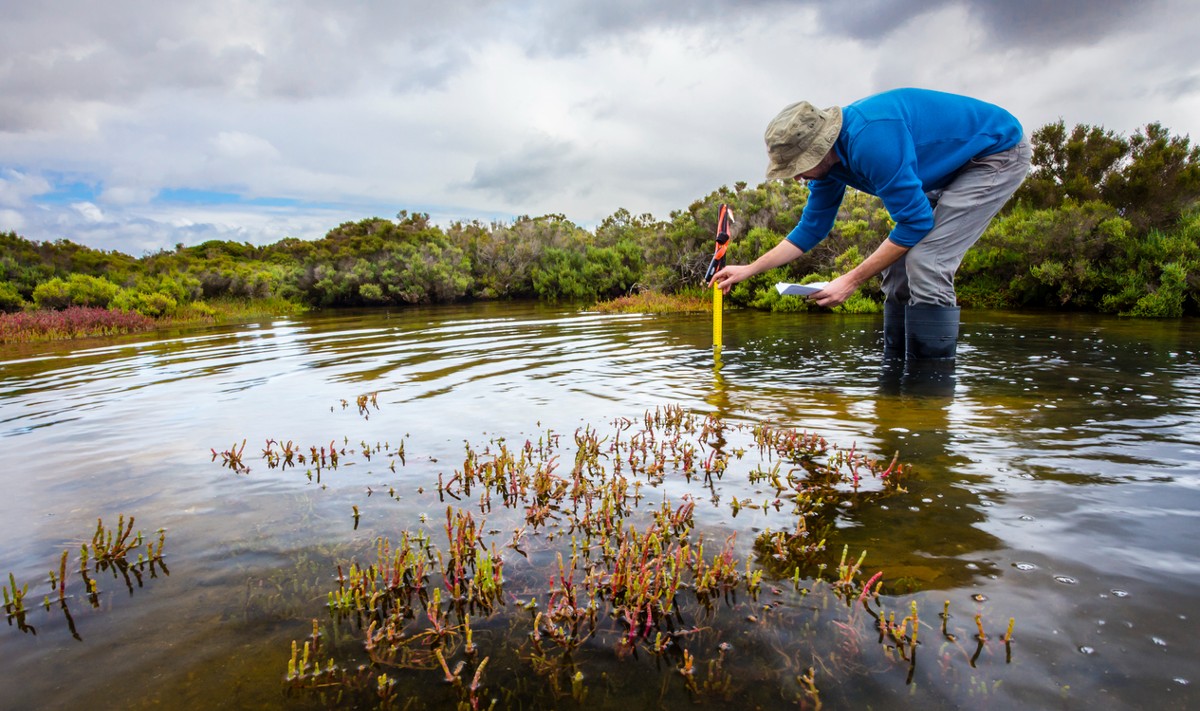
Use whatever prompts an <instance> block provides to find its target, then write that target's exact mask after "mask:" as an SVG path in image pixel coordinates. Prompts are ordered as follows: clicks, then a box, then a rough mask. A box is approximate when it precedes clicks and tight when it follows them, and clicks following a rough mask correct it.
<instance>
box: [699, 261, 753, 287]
mask: <svg viewBox="0 0 1200 711" xmlns="http://www.w3.org/2000/svg"><path fill="white" fill-rule="evenodd" d="M757 273H758V272H755V271H754V270H753V269H752V268H751V267H750V265H747V264H730V265H728V266H726V267H724V268H722V269H721V270H720V271H718V272H717V273H716V274H713V278H712V282H711V283H710V284H709V286H713V285H715V286H717V287H720V289H721V293H723V294H728V293H729V290H730V289H732V288H733V285H734V284H736V283H738V282H739V281H746V280H747V279H749V278H750V277H752V276H754V275H755V274H757Z"/></svg>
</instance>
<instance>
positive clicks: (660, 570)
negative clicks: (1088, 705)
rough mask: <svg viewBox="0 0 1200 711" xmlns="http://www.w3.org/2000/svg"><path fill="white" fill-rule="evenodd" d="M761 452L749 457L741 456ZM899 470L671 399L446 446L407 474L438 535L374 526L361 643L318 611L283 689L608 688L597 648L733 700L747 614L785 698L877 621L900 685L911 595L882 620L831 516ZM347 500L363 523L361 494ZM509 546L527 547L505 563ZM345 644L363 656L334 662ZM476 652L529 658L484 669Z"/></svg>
mask: <svg viewBox="0 0 1200 711" xmlns="http://www.w3.org/2000/svg"><path fill="white" fill-rule="evenodd" d="M364 404H365V403H364V402H363V401H362V400H360V402H359V405H360V408H362V407H363V405H364ZM371 404H374V402H373V401H371ZM347 440H349V438H347ZM731 442H734V444H731ZM743 443H744V444H745V445H747V446H741V445H742V444H743ZM755 448H757V451H758V455H759V456H758V457H757V458H755V457H753V456H749V457H747V453H748V452H750V453H752V452H753V451H754V450H755ZM263 452H264V455H263V456H264V458H265V459H266V460H267V462H268V467H269V468H272V469H273V468H279V469H286V468H288V467H289V466H296V465H305V464H307V465H308V466H310V467H315V468H317V471H318V473H319V472H320V471H321V470H322V469H325V468H329V469H332V468H335V467H336V466H337V465H338V462H339V459H342V460H351V459H352V458H355V457H362V458H363V459H364V460H365V461H367V462H372V463H377V459H378V458H379V457H383V456H385V455H387V456H389V457H390V458H391V460H392V461H391V464H392V466H391V467H389V468H391V469H392V470H393V471H394V463H395V459H396V458H399V459H401V463H403V461H404V455H403V448H398V449H394V448H391V447H389V446H386V445H380V444H375V445H370V444H368V443H367V442H365V441H364V442H361V443H360V444H359V447H358V448H357V449H353V448H350V447H337V446H335V442H331V443H330V445H329V446H328V447H324V446H322V447H310V448H309V449H308V450H307V453H306V452H305V449H304V448H303V447H299V446H297V445H295V444H294V443H292V442H291V441H287V442H286V444H280V442H278V441H275V440H268V442H267V445H266V447H265V448H264V450H263ZM240 453H241V450H240V449H238V450H237V452H235V453H234V454H236V455H237V461H240ZM743 459H747V460H749V461H744V462H743V461H742V460H743ZM342 463H343V464H345V463H347V462H346V461H343V462H342ZM225 465H226V466H229V464H228V463H227V462H226V463H225ZM230 468H231V469H234V470H235V471H237V468H236V467H232V466H231V467H230ZM909 474H910V468H909V467H908V465H904V464H901V463H900V462H899V455H898V454H895V455H892V456H891V457H889V458H875V457H872V456H869V455H868V454H867V453H865V452H863V451H860V450H859V449H858V448H857V446H851V447H850V449H842V448H839V447H838V446H836V445H834V444H832V443H830V442H828V441H827V440H825V439H824V438H822V437H820V436H819V435H816V434H814V433H809V432H803V431H798V430H794V429H789V428H783V427H779V426H776V425H772V424H769V423H758V424H754V425H747V424H731V423H728V422H724V421H722V420H720V419H719V418H717V417H715V416H712V415H699V414H696V413H692V412H688V411H686V410H684V409H682V408H679V407H675V406H668V407H663V408H658V409H656V410H653V411H648V412H646V413H645V415H644V416H643V417H641V418H640V419H632V418H620V419H618V420H615V421H614V422H613V423H612V430H611V431H610V432H608V433H603V432H600V431H598V430H597V429H596V428H593V427H592V426H590V425H584V426H582V427H580V428H579V429H578V430H576V431H575V433H574V434H573V436H562V435H560V434H559V433H556V432H553V431H546V432H543V433H541V434H539V435H536V436H533V437H529V438H528V439H526V440H525V441H524V442H523V443H514V442H511V441H509V440H507V439H505V438H499V437H498V438H494V439H492V440H491V441H489V442H488V443H486V444H484V445H482V446H475V445H472V444H471V443H470V442H467V443H465V446H464V448H463V454H462V459H461V461H459V462H457V463H456V464H455V465H454V466H453V467H448V470H444V471H435V472H431V473H430V478H429V480H428V481H429V483H428V485H427V486H426V487H420V488H418V496H424V497H426V498H431V497H436V499H432V501H434V502H441V505H443V506H445V507H446V509H445V516H444V520H443V522H442V524H441V525H440V528H441V530H442V532H441V534H440V535H436V536H435V535H431V533H430V532H429V531H427V530H426V529H425V525H426V524H427V522H428V519H427V517H426V514H425V513H423V512H422V513H420V515H419V516H418V520H419V527H418V528H416V529H413V530H400V531H398V532H397V533H396V536H397V539H396V541H395V542H393V541H392V540H389V539H388V538H387V537H380V538H378V539H377V541H376V544H375V550H374V556H373V560H368V561H365V562H359V561H357V560H353V559H351V560H348V561H344V562H343V563H342V564H340V565H339V566H338V569H337V577H336V585H335V587H334V588H333V589H332V590H330V591H329V592H328V594H327V612H328V614H329V616H330V619H329V624H331V625H333V626H334V629H337V630H341V632H340V634H341V636H342V637H343V638H346V639H357V640H358V642H357V643H356V644H353V645H351V646H349V647H346V648H331V649H328V650H326V649H323V648H322V647H321V646H320V644H319V642H320V640H319V639H318V634H317V631H316V629H315V628H314V632H313V636H312V637H311V638H310V639H308V640H304V641H297V642H296V643H295V645H294V647H293V651H292V661H291V664H290V665H289V668H288V671H287V675H286V680H287V684H288V687H289V689H291V690H293V691H298V692H302V693H316V694H318V695H323V694H325V692H327V691H330V690H332V689H334V688H337V689H339V690H340V691H344V692H345V693H348V694H363V695H367V696H370V697H371V698H374V699H376V702H377V703H385V704H386V705H397V706H404V705H406V704H410V703H418V698H427V692H422V696H421V697H418V696H416V695H414V693H413V692H406V691H404V689H408V688H410V687H409V686H407V684H409V683H419V682H418V681H417V680H418V679H420V678H422V676H421V675H423V674H433V675H434V677H433V678H440V679H441V680H442V682H443V683H444V684H445V687H444V688H446V689H448V691H447V693H448V694H449V697H448V698H442V699H441V702H434V701H430V702H429V703H443V702H444V703H448V704H454V705H458V706H459V707H461V708H481V707H488V706H489V705H492V704H496V703H508V704H511V705H518V706H519V705H521V704H527V703H533V705H559V704H560V703H563V702H564V701H567V700H569V701H570V702H572V703H580V704H581V703H584V701H585V700H586V701H587V703H601V704H603V703H604V701H603V700H602V699H604V698H608V697H607V694H609V693H610V692H611V689H612V687H611V684H612V681H611V680H609V681H608V682H602V677H599V676H595V675H593V674H591V673H589V671H588V669H589V666H588V664H589V662H588V659H590V658H594V657H596V655H598V654H600V655H604V656H606V657H607V658H609V659H611V660H614V661H615V660H655V661H654V662H653V663H654V664H655V665H661V666H659V667H658V668H660V669H671V670H674V674H672V675H671V676H669V677H665V678H664V682H663V684H664V686H663V690H662V692H661V693H668V689H669V687H671V686H672V685H673V687H674V691H671V692H670V693H682V694H685V695H687V696H689V697H691V698H692V699H694V700H702V699H706V698H708V699H729V698H732V697H734V696H736V694H738V693H739V691H740V690H744V688H745V686H744V684H745V682H743V681H741V679H740V676H739V673H737V671H736V670H735V669H734V668H733V667H731V654H732V652H731V650H732V649H733V646H732V645H731V644H730V643H729V639H730V638H729V637H728V634H729V631H730V629H731V628H733V627H736V626H738V625H743V624H744V625H749V626H750V627H749V629H751V630H752V631H753V633H752V636H751V637H748V638H747V639H753V640H759V641H758V642H757V643H758V644H772V643H771V642H770V641H771V640H778V642H777V643H776V646H771V649H774V650H775V651H774V652H772V654H775V655H776V656H775V658H776V659H779V660H782V661H781V662H780V663H781V664H782V665H783V674H784V676H783V677H781V678H783V679H788V680H790V681H789V682H788V691H787V692H786V694H785V696H786V698H789V699H790V700H792V701H794V702H795V703H797V704H800V705H801V706H808V707H816V706H819V705H820V704H821V703H822V698H821V695H820V693H819V691H818V682H819V680H820V679H824V678H826V676H832V675H836V674H838V673H839V670H853V669H855V668H857V666H860V665H861V664H862V662H861V661H860V659H859V658H860V657H861V656H862V655H864V654H867V653H868V652H869V650H870V648H871V644H870V641H869V640H870V637H871V630H872V629H873V630H874V631H875V635H876V646H878V648H879V650H880V652H881V654H882V656H883V658H884V659H887V660H894V661H896V662H898V663H900V664H903V665H904V668H905V673H906V674H907V679H908V680H910V681H911V679H912V675H913V673H914V671H915V669H916V659H917V652H918V649H919V647H920V646H922V645H923V644H924V643H925V642H924V641H923V640H924V636H923V635H922V633H921V631H920V627H921V626H922V625H923V624H926V623H924V622H922V618H923V616H922V615H921V613H920V610H919V609H918V608H919V605H918V604H917V602H916V600H910V601H909V603H908V605H907V609H906V610H905V613H904V614H901V615H899V619H897V613H895V612H892V611H890V610H888V609H886V608H885V604H886V603H885V601H886V599H887V598H886V597H885V595H884V592H883V588H884V580H883V577H882V573H881V572H874V573H873V574H872V575H870V576H869V577H868V576H867V575H866V574H865V572H864V564H865V561H866V553H865V552H857V553H856V554H853V555H852V554H851V552H850V550H849V547H848V546H845V545H842V546H840V551H835V550H831V546H830V541H831V540H832V539H834V538H835V537H836V536H837V534H838V521H837V518H838V515H839V512H844V511H853V510H855V509H858V508H864V507H870V506H874V505H876V504H877V503H878V502H882V501H884V500H886V499H888V498H889V497H893V496H903V495H904V494H905V481H906V479H907V478H908V476H909ZM743 475H744V476H745V479H746V481H748V482H749V483H750V485H751V486H752V487H754V488H755V491H754V493H753V495H750V494H748V493H745V492H744V491H742V490H739V491H738V496H729V497H728V498H727V499H726V498H724V497H722V496H721V491H722V489H723V484H724V482H727V481H732V480H733V479H732V478H733V477H738V476H743ZM385 487H386V485H385ZM386 489H387V490H389V492H391V493H390V494H389V497H390V498H392V499H396V498H398V495H396V494H395V493H394V491H395V488H394V487H386ZM426 490H427V493H422V492H426ZM371 492H372V489H371V488H370V487H369V488H368V490H367V493H368V496H370V494H371ZM668 492H670V493H668ZM705 499H707V500H710V501H712V502H713V509H714V510H719V509H720V508H721V507H723V506H728V512H729V513H731V514H732V515H735V516H736V515H738V514H739V512H740V513H741V514H742V515H749V516H754V517H759V518H761V519H762V521H763V523H762V524H761V525H758V524H754V525H753V527H754V528H758V529H759V530H758V531H757V533H756V535H755V538H754V540H753V541H752V542H750V543H747V544H739V542H738V539H737V536H736V535H735V534H734V533H732V532H725V533H723V534H722V535H719V536H714V535H713V533H712V531H711V525H709V526H705V525H701V523H700V518H701V506H702V502H703V501H704V500H705ZM374 500H375V499H372V501H374ZM383 500H384V501H387V500H388V499H383ZM435 505H436V504H435ZM354 512H355V514H356V515H355V523H356V524H357V520H358V514H359V513H360V506H359V505H355V507H354ZM703 513H704V515H705V516H706V517H711V516H712V513H711V512H709V511H704V512H703ZM434 538H437V539H438V541H437V542H435V540H434ZM509 550H511V551H512V552H513V554H519V555H520V556H521V558H520V559H518V562H519V563H520V565H519V566H517V567H516V568H514V567H513V564H512V561H509V560H506V557H507V556H509V555H510V554H509V553H508V551H509ZM837 554H840V557H838V555H837ZM787 600H792V601H794V602H793V604H790V605H788V604H783V603H784V602H785V601H787ZM801 600H804V601H806V602H805V604H804V605H800V604H797V603H799V601H801ZM813 606H815V607H813ZM811 609H822V610H826V611H827V612H826V613H824V614H827V615H829V616H830V617H831V619H830V620H829V623H830V626H832V628H833V629H835V630H838V631H839V635H840V637H836V638H834V639H833V640H830V641H826V640H823V639H822V635H819V634H817V631H816V628H815V626H814V625H815V624H816V623H817V621H818V620H817V618H816V617H814V615H813V614H812V613H811V612H810V610H811ZM926 617H927V615H926ZM944 626H945V619H943V627H944ZM346 633H349V635H347V634H346ZM944 634H949V633H948V632H946V631H945V630H944ZM1010 637H1011V633H1009V634H1007V635H1005V641H1006V642H1007V641H1008V639H1010ZM739 639H740V638H739ZM801 642H802V643H803V645H809V647H807V648H808V649H809V651H808V652H807V657H805V656H803V655H804V654H805V653H804V652H803V649H805V648H806V647H803V646H802V647H800V648H797V643H801ZM980 643H981V644H983V643H984V642H983V640H982V639H981V641H980ZM356 649H357V652H356V651H355V650H356ZM1006 650H1008V651H1010V652H1011V648H1010V647H1006ZM356 654H357V655H365V662H366V664H365V665H364V666H359V667H355V666H354V664H352V663H350V662H349V661H345V660H346V658H347V656H349V657H351V658H352V657H353V656H355V655H356ZM967 658H968V659H970V655H967ZM489 660H491V662H492V664H493V665H496V664H500V665H502V667H503V668H504V669H506V670H512V669H514V668H516V669H524V670H528V671H531V672H532V675H531V676H529V677H528V678H525V677H521V676H520V674H519V673H518V676H517V677H516V678H507V677H506V680H503V681H497V682H494V683H492V684H488V685H485V684H484V677H485V668H487V667H488V663H489ZM814 660H818V662H819V663H817V664H814V663H813V662H814ZM972 661H973V660H972ZM630 663H634V664H636V663H637V662H636V661H635V662H630ZM514 665H515V667H514ZM351 668H355V669H357V671H353V672H351V671H346V670H348V669H351ZM493 668H494V666H493ZM512 673H514V672H512V671H506V672H505V673H504V675H502V676H506V675H509V674H512ZM669 680H674V681H673V682H671V681H669ZM339 698H342V697H339ZM531 699H538V701H530V700H531ZM420 703H424V702H423V701H422V702H420Z"/></svg>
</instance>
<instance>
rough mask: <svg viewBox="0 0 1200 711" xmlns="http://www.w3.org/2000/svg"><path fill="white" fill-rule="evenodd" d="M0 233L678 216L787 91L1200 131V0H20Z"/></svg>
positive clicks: (1119, 127) (136, 249) (205, 232)
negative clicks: (949, 102) (923, 98)
mask: <svg viewBox="0 0 1200 711" xmlns="http://www.w3.org/2000/svg"><path fill="white" fill-rule="evenodd" d="M0 22H2V25H0V26H2V27H3V28H4V41H3V42H0V230H14V231H16V232H17V233H18V234H21V235H23V236H25V237H28V238H30V239H35V240H52V239H69V240H72V241H75V242H79V243H82V244H87V245H90V246H93V247H99V248H103V249H117V250H120V251H123V252H126V253H129V254H133V255H141V254H143V253H146V252H147V251H154V250H157V249H160V248H170V247H172V246H174V245H175V244H176V243H184V244H195V243H197V242H201V241H203V240H206V239H231V240H237V241H248V242H252V243H256V244H258V243H269V242H274V241H277V240H279V239H281V238H283V237H285V236H294V237H301V238H316V237H320V236H322V235H323V234H324V233H325V232H326V231H328V230H329V229H330V228H332V227H334V226H336V225H338V224H340V223H341V222H344V221H346V220H358V219H362V218H364V217H371V216H380V217H393V216H394V215H395V214H396V213H397V212H398V211H400V210H408V211H410V212H427V213H429V214H430V215H431V216H432V217H433V219H434V220H435V221H437V222H439V223H441V224H446V223H449V222H450V221H452V220H459V219H461V220H471V219H481V220H484V221H491V220H494V219H495V220H510V219H512V218H513V217H514V216H517V215H522V214H528V215H541V214H546V213H563V214H565V215H566V216H567V217H568V218H570V219H571V220H573V221H575V222H576V223H579V224H581V225H584V226H587V227H591V226H594V225H595V223H596V222H598V221H599V220H601V219H603V218H604V217H606V216H608V215H611V214H612V213H613V212H615V211H616V210H617V209H618V208H626V209H628V210H630V211H631V212H633V213H636V214H641V213H651V214H653V215H654V216H656V217H659V218H666V217H668V215H669V213H670V212H671V211H672V210H677V209H683V208H686V207H687V205H688V204H689V203H690V202H692V201H693V200H695V199H697V198H700V197H702V196H704V195H706V194H708V193H709V192H711V191H713V190H714V189H716V188H719V187H720V186H722V185H733V184H734V183H735V182H737V181H740V180H744V181H747V182H748V183H750V184H752V185H754V184H757V183H759V182H760V181H761V179H762V175H763V171H764V169H765V165H766V157H765V152H764V149H763V146H762V132H763V129H764V128H765V126H766V123H767V121H769V120H770V118H771V117H772V116H773V115H774V114H775V113H776V112H777V111H778V110H779V109H780V108H782V107H783V106H784V105H786V104H788V103H791V102H793V101H796V100H799V99H807V100H809V101H812V102H813V103H815V104H819V105H833V104H846V103H849V102H851V101H853V100H855V99H858V98H861V97H862V96H865V95H868V94H871V93H874V92H877V91H882V90H885V89H889V88H894V87H899V86H924V87H929V88H935V89H941V90H945V91H952V92H958V93H964V94H971V95H974V96H977V97H979V98H982V99H985V100H988V101H992V102H994V103H997V104H1000V105H1002V106H1004V107H1006V108H1008V109H1009V110H1010V111H1012V112H1013V113H1014V114H1016V115H1017V116H1018V118H1020V119H1021V120H1022V122H1023V123H1024V124H1025V126H1026V129H1027V130H1028V131H1032V130H1034V129H1036V128H1038V127H1040V126H1042V125H1044V124H1046V123H1049V122H1052V121H1057V120H1058V119H1060V118H1061V119H1063V120H1064V121H1066V122H1067V124H1068V125H1073V124H1076V123H1086V124H1089V125H1100V126H1104V127H1105V128H1108V129H1112V130H1114V131H1117V132H1118V133H1122V134H1125V135H1128V134H1130V133H1132V132H1134V131H1135V130H1137V129H1138V128H1140V127H1141V126H1144V125H1145V124H1146V123H1149V122H1151V121H1159V122H1161V123H1163V124H1164V125H1165V126H1166V127H1167V128H1168V129H1170V130H1171V132H1172V133H1174V134H1180V135H1183V134H1187V135H1189V136H1190V137H1192V138H1193V139H1194V140H1200V49H1197V47H1198V46H1200V43H1197V42H1196V41H1195V37H1194V31H1195V27H1196V26H1197V25H1200V8H1197V7H1196V3H1195V2H1194V0H1137V1H1136V2H1135V1H1134V0H856V1H855V2H841V1H838V0H828V1H826V0H789V1H784V0H662V1H660V2H650V1H637V0H609V1H608V2H597V1H596V0H524V1H504V0H494V1H489V0H448V1H447V2H442V3H433V2H428V0H423V1H422V2H416V1H414V0H391V1H389V2H374V1H373V0H357V1H356V0H339V1H337V2H332V1H331V2H324V1H321V0H278V1H271V0H205V1H204V2H190V1H184V0H181V1H180V2H163V1H162V0H154V1H149V0H148V1H133V0H108V1H107V2H94V1H93V0H38V1H37V2H32V1H29V2H19V1H16V0H12V1H6V2H4V3H3V7H2V8H0Z"/></svg>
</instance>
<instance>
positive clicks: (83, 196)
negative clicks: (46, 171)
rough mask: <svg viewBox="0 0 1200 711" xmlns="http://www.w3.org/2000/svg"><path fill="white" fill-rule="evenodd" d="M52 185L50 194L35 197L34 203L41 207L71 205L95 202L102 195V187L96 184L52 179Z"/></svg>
mask: <svg viewBox="0 0 1200 711" xmlns="http://www.w3.org/2000/svg"><path fill="white" fill-rule="evenodd" d="M47 177H49V176H47ZM51 185H52V186H53V187H52V188H51V190H50V191H49V192H45V193H41V194H40V195H35V196H33V197H32V198H31V199H32V201H33V202H34V203H37V204H40V205H70V204H72V203H76V202H95V201H96V196H97V195H99V194H100V186H99V185H96V184H95V183H85V182H83V181H77V180H61V181H56V180H53V179H52V178H51Z"/></svg>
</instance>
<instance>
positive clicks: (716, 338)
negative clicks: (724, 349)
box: [713, 286, 723, 349]
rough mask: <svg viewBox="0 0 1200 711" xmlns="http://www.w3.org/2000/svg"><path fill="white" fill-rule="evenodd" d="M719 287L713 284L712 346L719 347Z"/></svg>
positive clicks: (720, 305) (720, 303)
mask: <svg viewBox="0 0 1200 711" xmlns="http://www.w3.org/2000/svg"><path fill="white" fill-rule="evenodd" d="M722 305H723V304H722V298H721V287H719V286H713V348H717V349H719V348H720V347H721V307H722Z"/></svg>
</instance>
